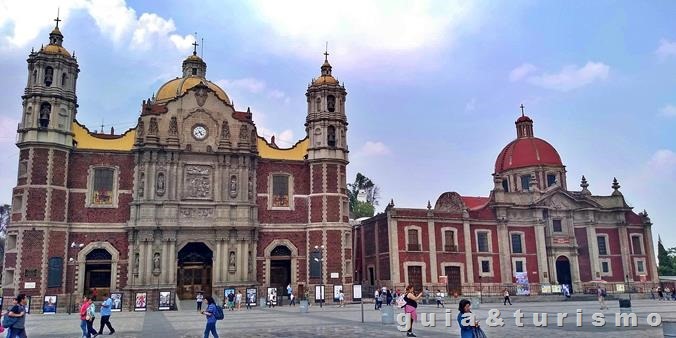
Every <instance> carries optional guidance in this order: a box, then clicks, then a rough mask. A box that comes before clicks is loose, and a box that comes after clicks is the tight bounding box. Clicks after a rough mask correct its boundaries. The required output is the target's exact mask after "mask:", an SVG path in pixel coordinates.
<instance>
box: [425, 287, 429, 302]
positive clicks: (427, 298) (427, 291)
mask: <svg viewBox="0 0 676 338" xmlns="http://www.w3.org/2000/svg"><path fill="white" fill-rule="evenodd" d="M429 303H430V289H429V288H425V299H424V304H426V305H428V304H429Z"/></svg>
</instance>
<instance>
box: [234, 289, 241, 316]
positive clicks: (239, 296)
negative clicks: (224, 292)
mask: <svg viewBox="0 0 676 338" xmlns="http://www.w3.org/2000/svg"><path fill="white" fill-rule="evenodd" d="M235 304H237V311H239V310H241V308H242V292H241V291H239V290H237V296H235Z"/></svg>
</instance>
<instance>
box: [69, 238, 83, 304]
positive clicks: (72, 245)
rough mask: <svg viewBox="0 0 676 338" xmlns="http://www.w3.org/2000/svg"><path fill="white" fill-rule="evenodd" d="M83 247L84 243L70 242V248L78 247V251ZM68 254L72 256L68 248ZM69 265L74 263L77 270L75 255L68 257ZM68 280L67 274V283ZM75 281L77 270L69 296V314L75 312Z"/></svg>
mask: <svg viewBox="0 0 676 338" xmlns="http://www.w3.org/2000/svg"><path fill="white" fill-rule="evenodd" d="M83 247H84V243H75V242H72V243H70V249H77V251H78V252H79V251H80V250H81V249H82V248H83ZM68 256H70V250H68ZM68 265H73V270H75V259H73V257H69V258H68ZM66 269H68V268H67V267H66ZM67 271H68V270H66V272H67ZM66 275H67V273H66ZM67 281H68V276H66V283H67ZM75 282H76V280H75V271H73V286H71V289H70V295H69V296H68V311H67V312H68V314H71V312H73V293H74V292H75Z"/></svg>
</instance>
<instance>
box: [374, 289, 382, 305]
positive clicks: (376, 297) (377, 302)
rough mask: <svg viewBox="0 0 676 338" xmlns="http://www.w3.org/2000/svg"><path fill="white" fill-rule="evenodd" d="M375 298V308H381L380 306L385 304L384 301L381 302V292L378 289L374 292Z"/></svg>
mask: <svg viewBox="0 0 676 338" xmlns="http://www.w3.org/2000/svg"><path fill="white" fill-rule="evenodd" d="M373 299H375V301H376V307H375V309H374V310H380V307H382V306H383V303H381V302H380V293H378V289H376V292H375V293H374V294H373Z"/></svg>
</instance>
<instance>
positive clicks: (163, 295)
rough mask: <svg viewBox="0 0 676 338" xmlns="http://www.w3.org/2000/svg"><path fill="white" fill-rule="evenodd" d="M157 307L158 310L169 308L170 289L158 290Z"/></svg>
mask: <svg viewBox="0 0 676 338" xmlns="http://www.w3.org/2000/svg"><path fill="white" fill-rule="evenodd" d="M157 309H158V310H160V311H166V310H171V291H160V304H159V306H158V307H157Z"/></svg>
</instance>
